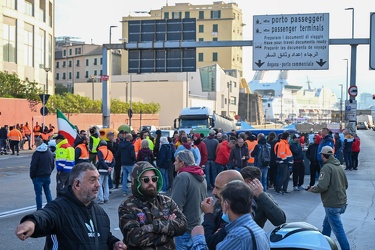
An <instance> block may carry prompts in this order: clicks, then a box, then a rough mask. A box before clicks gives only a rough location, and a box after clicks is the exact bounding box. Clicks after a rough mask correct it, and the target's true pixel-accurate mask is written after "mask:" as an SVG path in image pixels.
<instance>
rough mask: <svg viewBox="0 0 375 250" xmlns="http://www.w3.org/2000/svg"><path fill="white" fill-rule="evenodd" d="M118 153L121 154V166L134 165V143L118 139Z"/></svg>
mask: <svg viewBox="0 0 375 250" xmlns="http://www.w3.org/2000/svg"><path fill="white" fill-rule="evenodd" d="M119 154H120V155H121V165H122V166H133V165H134V163H135V161H136V158H135V151H134V145H133V144H132V143H131V142H129V141H127V140H123V141H120V144H119Z"/></svg>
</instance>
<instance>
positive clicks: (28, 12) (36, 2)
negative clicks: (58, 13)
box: [0, 0, 54, 93]
mask: <svg viewBox="0 0 375 250" xmlns="http://www.w3.org/2000/svg"><path fill="white" fill-rule="evenodd" d="M1 2H2V3H1V4H2V6H1V8H0V15H1V18H0V22H1V24H2V29H0V36H1V37H2V39H0V46H1V47H2V48H3V49H2V50H0V58H2V60H0V70H1V71H3V72H8V73H14V74H16V75H17V76H18V77H19V78H20V79H21V80H26V79H28V80H29V81H30V82H34V81H35V82H37V83H38V84H39V85H40V87H41V88H44V89H45V90H46V91H47V90H48V93H54V79H53V77H52V76H53V75H54V69H53V65H52V62H53V61H54V53H53V51H54V43H53V34H54V23H53V20H54V1H53V0H51V1H49V0H24V1H17V0H3V1H1ZM47 79H48V80H47ZM46 83H47V84H46Z"/></svg>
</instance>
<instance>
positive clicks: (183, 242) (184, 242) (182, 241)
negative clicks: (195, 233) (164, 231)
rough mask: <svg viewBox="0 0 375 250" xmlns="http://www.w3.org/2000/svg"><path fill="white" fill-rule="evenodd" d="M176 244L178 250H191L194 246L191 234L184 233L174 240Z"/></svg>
mask: <svg viewBox="0 0 375 250" xmlns="http://www.w3.org/2000/svg"><path fill="white" fill-rule="evenodd" d="M174 239H175V242H176V250H189V249H191V247H192V246H193V240H192V239H191V235H190V233H184V234H183V235H181V236H177V237H175V238H174Z"/></svg>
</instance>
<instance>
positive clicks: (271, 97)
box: [248, 71, 340, 123]
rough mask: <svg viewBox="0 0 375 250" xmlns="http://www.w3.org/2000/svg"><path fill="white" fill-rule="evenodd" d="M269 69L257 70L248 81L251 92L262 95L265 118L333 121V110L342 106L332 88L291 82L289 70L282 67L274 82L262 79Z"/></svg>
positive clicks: (297, 120) (275, 120) (318, 121)
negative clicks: (313, 86) (305, 85)
mask: <svg viewBox="0 0 375 250" xmlns="http://www.w3.org/2000/svg"><path fill="white" fill-rule="evenodd" d="M265 73H266V71H257V72H256V73H255V75H254V77H253V79H252V80H251V81H250V82H249V83H248V84H249V88H250V90H251V92H252V93H255V92H256V93H258V94H260V95H262V101H263V112H264V115H265V118H266V122H288V123H290V122H310V123H320V122H330V121H331V111H332V110H340V100H339V99H338V98H337V97H336V95H335V94H334V93H333V92H332V90H331V89H329V88H325V87H324V86H322V87H321V88H315V89H313V88H311V85H310V83H311V82H310V81H309V80H308V78H307V85H308V86H307V88H303V86H302V85H296V84H289V83H288V81H287V77H288V71H280V73H279V75H278V79H277V80H276V81H275V82H263V81H262V79H263V76H264V74H265Z"/></svg>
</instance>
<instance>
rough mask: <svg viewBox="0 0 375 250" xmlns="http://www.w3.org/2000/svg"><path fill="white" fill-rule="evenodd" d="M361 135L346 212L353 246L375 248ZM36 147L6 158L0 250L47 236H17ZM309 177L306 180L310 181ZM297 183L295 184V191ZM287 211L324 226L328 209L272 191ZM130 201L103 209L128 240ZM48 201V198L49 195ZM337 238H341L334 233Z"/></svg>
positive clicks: (35, 244)
mask: <svg viewBox="0 0 375 250" xmlns="http://www.w3.org/2000/svg"><path fill="white" fill-rule="evenodd" d="M358 135H359V136H360V138H361V153H360V154H359V159H360V165H359V170H358V171H348V172H347V177H348V180H349V188H348V190H347V193H348V208H347V210H346V213H345V214H344V215H343V216H342V219H343V224H344V228H345V231H346V232H347V235H348V239H349V242H350V244H351V248H352V249H361V250H362V249H373V245H374V243H375V240H374V237H373V231H374V228H375V221H374V218H375V181H374V179H375V178H374V176H375V169H374V168H373V166H372V163H373V162H375V154H374V150H373V147H374V142H375V132H374V131H372V130H367V131H358ZM32 152H33V151H21V153H20V156H9V155H8V156H4V155H3V156H0V183H1V189H2V192H0V201H1V202H0V225H1V228H2V230H1V231H0V242H1V246H0V249H10V250H11V249H27V248H28V249H42V248H43V245H44V239H42V238H41V239H32V238H29V239H27V240H26V241H24V242H23V241H20V240H19V239H18V238H17V237H16V236H15V233H14V232H15V228H16V226H17V225H18V223H19V221H20V219H21V218H22V217H23V216H24V215H26V214H27V213H30V212H32V211H34V210H35V209H36V208H35V196H34V190H33V185H32V182H31V180H30V178H29V172H28V171H29V162H30V158H31V153H32ZM54 177H55V172H54V173H53V174H52V180H53V181H52V185H51V189H52V190H53V197H56V196H55V190H54V188H55V186H56V184H55V180H54ZM308 180H309V177H308V176H306V178H305V185H306V184H308ZM291 189H292V183H289V190H290V191H291ZM269 192H270V193H271V194H272V195H273V196H274V198H275V200H276V201H277V202H278V203H279V205H280V207H282V208H283V209H284V211H285V213H286V215H287V222H294V221H305V222H307V223H310V224H312V225H314V226H316V227H317V228H319V229H321V225H322V221H323V218H324V209H323V206H322V203H321V201H320V196H319V195H318V194H313V193H309V192H306V191H298V192H297V191H291V192H290V193H289V194H286V195H276V193H275V192H274V190H272V189H271V190H269ZM123 200H124V197H123V196H122V192H121V190H119V189H118V190H113V191H112V194H111V196H110V201H109V203H108V204H104V205H103V207H104V209H105V210H106V211H107V213H108V215H109V216H110V220H111V230H112V233H113V234H114V235H115V236H116V237H118V238H120V239H122V234H121V232H120V231H119V228H118V215H117V208H118V206H119V204H120V203H121V202H122V201H123ZM44 201H45V199H44ZM273 228H274V226H273V225H272V224H270V223H269V222H267V223H266V225H265V227H264V229H265V231H266V232H269V231H270V230H272V229H273ZM332 238H333V239H334V238H335V237H334V236H332Z"/></svg>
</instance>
